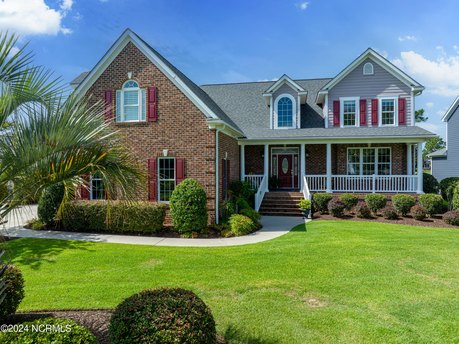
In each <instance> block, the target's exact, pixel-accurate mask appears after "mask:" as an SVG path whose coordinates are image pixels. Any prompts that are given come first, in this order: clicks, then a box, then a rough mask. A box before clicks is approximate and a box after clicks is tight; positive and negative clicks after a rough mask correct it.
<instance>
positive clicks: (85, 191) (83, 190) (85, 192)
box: [80, 174, 90, 200]
mask: <svg viewBox="0 0 459 344" xmlns="http://www.w3.org/2000/svg"><path fill="white" fill-rule="evenodd" d="M83 180H84V181H85V182H84V183H83V184H81V185H80V199H85V200H89V180H90V179H89V175H88V174H85V175H84V176H83Z"/></svg>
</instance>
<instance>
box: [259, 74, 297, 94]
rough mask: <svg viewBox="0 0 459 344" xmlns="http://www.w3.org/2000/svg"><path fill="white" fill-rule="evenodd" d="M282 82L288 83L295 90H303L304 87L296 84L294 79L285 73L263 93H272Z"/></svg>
mask: <svg viewBox="0 0 459 344" xmlns="http://www.w3.org/2000/svg"><path fill="white" fill-rule="evenodd" d="M283 84H288V85H290V87H292V88H293V89H295V91H297V92H305V89H304V88H303V87H302V86H300V85H299V84H297V83H296V82H295V81H294V80H292V79H291V78H290V77H289V76H288V75H287V74H284V75H282V76H281V77H280V78H279V79H278V80H277V81H276V82H275V83H273V84H272V85H271V86H270V87H269V88H268V89H267V90H266V91H265V92H263V93H264V94H268V93H274V92H275V91H276V90H277V89H278V88H279V87H281V86H282V85H283Z"/></svg>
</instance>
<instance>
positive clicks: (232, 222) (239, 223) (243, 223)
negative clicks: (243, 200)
mask: <svg viewBox="0 0 459 344" xmlns="http://www.w3.org/2000/svg"><path fill="white" fill-rule="evenodd" d="M228 223H229V226H230V231H231V233H232V234H233V235H235V236H240V235H247V234H249V233H252V232H253V231H254V230H255V229H256V225H255V223H254V222H253V221H252V220H251V219H250V218H249V217H247V216H245V215H241V214H234V215H231V217H230V219H229V221H228Z"/></svg>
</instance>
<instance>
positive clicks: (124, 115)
mask: <svg viewBox="0 0 459 344" xmlns="http://www.w3.org/2000/svg"><path fill="white" fill-rule="evenodd" d="M145 113H146V90H145V89H142V88H140V87H139V84H138V83H137V82H136V81H134V80H128V81H126V82H125V83H124V85H123V88H122V89H121V90H117V91H116V121H117V122H140V121H145Z"/></svg>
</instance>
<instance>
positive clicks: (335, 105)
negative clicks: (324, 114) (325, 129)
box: [333, 100, 340, 127]
mask: <svg viewBox="0 0 459 344" xmlns="http://www.w3.org/2000/svg"><path fill="white" fill-rule="evenodd" d="M339 109H340V105H339V100H334V101H333V125H334V126H335V127H339V117H340V115H339Z"/></svg>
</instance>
